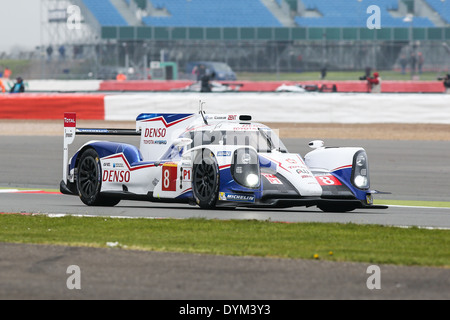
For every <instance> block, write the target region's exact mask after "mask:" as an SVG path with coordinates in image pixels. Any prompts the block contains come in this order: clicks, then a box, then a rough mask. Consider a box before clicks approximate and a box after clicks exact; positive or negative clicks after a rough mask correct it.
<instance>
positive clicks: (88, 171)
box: [78, 157, 98, 197]
mask: <svg viewBox="0 0 450 320" xmlns="http://www.w3.org/2000/svg"><path fill="white" fill-rule="evenodd" d="M97 176H98V174H97V162H96V161H95V160H94V159H93V158H92V157H87V158H85V159H84V160H83V162H82V163H81V165H80V168H79V172H78V179H79V190H80V192H81V193H82V194H83V195H84V196H86V197H91V196H93V195H95V194H96V191H97V184H98V179H97Z"/></svg>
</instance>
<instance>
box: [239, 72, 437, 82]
mask: <svg viewBox="0 0 450 320" xmlns="http://www.w3.org/2000/svg"><path fill="white" fill-rule="evenodd" d="M379 73H380V76H381V78H382V80H398V81H407V80H411V74H409V73H407V74H404V75H403V74H401V72H396V71H380V72H379ZM362 75H364V71H330V72H328V73H327V77H326V78H325V80H330V81H339V80H353V81H358V80H359V77H361V76H362ZM236 76H237V78H238V80H242V81H243V80H247V81H313V80H320V78H319V77H320V73H319V71H317V72H301V73H295V72H281V73H279V74H277V73H276V72H240V73H238V74H237V75H236ZM438 76H444V74H443V73H441V74H439V73H436V72H424V73H422V74H421V75H419V78H420V80H422V81H436V79H437V77H438Z"/></svg>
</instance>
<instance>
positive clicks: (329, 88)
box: [275, 83, 337, 93]
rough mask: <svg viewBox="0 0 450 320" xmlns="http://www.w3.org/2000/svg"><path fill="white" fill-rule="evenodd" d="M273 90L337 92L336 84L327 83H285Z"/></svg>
mask: <svg viewBox="0 0 450 320" xmlns="http://www.w3.org/2000/svg"><path fill="white" fill-rule="evenodd" d="M275 92H300V93H304V92H337V86H336V85H335V84H333V85H327V84H301V83H296V84H285V83H283V84H282V85H281V86H279V87H277V88H276V89H275Z"/></svg>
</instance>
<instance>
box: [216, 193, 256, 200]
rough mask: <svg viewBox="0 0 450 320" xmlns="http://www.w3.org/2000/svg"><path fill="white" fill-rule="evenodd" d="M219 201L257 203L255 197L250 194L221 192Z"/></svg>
mask: <svg viewBox="0 0 450 320" xmlns="http://www.w3.org/2000/svg"><path fill="white" fill-rule="evenodd" d="M219 200H224V201H237V202H255V196H254V195H250V194H237V193H228V192H219Z"/></svg>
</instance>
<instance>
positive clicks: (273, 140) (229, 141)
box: [186, 128, 287, 153]
mask: <svg viewBox="0 0 450 320" xmlns="http://www.w3.org/2000/svg"><path fill="white" fill-rule="evenodd" d="M186 137H189V138H191V139H192V141H193V143H192V145H191V147H192V148H193V147H197V146H201V145H211V144H213V145H230V146H231V145H240V146H242V145H244V146H251V147H253V148H255V149H256V151H257V152H260V153H267V152H272V150H274V149H275V150H278V151H280V152H283V153H286V152H287V149H286V147H285V146H284V144H283V142H282V141H281V140H280V139H279V138H278V136H277V135H276V134H275V133H274V132H273V131H272V130H270V129H261V128H260V129H259V130H254V131H245V132H244V131H212V132H211V131H194V132H189V133H188V134H187V135H186Z"/></svg>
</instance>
